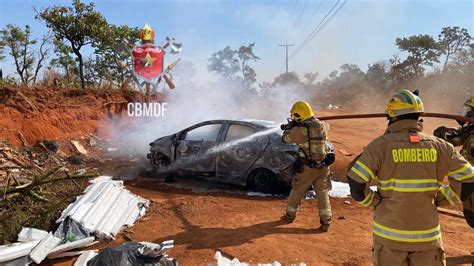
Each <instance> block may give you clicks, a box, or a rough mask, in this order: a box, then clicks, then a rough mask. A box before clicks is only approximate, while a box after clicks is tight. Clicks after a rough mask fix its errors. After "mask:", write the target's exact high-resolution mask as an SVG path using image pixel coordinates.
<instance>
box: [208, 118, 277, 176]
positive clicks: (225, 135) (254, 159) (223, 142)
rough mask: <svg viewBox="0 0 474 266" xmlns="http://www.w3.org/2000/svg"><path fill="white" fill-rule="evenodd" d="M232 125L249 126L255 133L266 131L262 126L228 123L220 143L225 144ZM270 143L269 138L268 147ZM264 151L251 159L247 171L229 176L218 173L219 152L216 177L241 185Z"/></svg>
mask: <svg viewBox="0 0 474 266" xmlns="http://www.w3.org/2000/svg"><path fill="white" fill-rule="evenodd" d="M232 125H240V126H247V127H250V128H253V129H254V130H255V133H257V132H260V131H263V130H265V128H264V127H262V126H259V125H255V124H252V123H249V122H245V121H228V123H227V124H226V127H225V131H224V132H222V136H221V141H220V143H222V144H225V138H226V137H227V133H228V131H229V129H230V127H231V126H232ZM269 141H270V140H269V139H268V138H267V140H266V145H268V143H269ZM244 144H245V143H244ZM264 151H265V149H262V151H260V152H259V153H258V154H257V155H255V158H251V162H250V163H249V164H248V165H247V166H246V167H245V168H246V169H243V170H242V171H241V173H238V174H229V173H225V172H224V173H219V172H218V169H219V167H218V163H219V160H218V158H219V156H220V155H222V154H221V152H219V153H218V154H217V156H216V167H215V171H216V177H218V178H226V179H227V180H228V182H230V183H238V184H240V183H242V182H245V178H246V174H247V173H248V170H249V169H251V168H252V166H253V165H254V164H255V162H256V161H257V160H258V159H259V158H260V156H261V155H262V154H263V153H264Z"/></svg>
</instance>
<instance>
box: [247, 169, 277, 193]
mask: <svg viewBox="0 0 474 266" xmlns="http://www.w3.org/2000/svg"><path fill="white" fill-rule="evenodd" d="M248 184H249V186H250V188H251V189H254V190H256V191H259V192H264V193H270V192H274V190H275V189H276V187H277V184H278V177H277V175H275V174H274V173H273V172H272V171H270V170H267V169H255V170H253V171H252V173H250V176H249V182H248Z"/></svg>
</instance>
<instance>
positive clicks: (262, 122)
mask: <svg viewBox="0 0 474 266" xmlns="http://www.w3.org/2000/svg"><path fill="white" fill-rule="evenodd" d="M206 123H244V124H245V123H247V124H252V125H254V126H257V127H265V128H269V127H276V126H277V125H276V123H275V122H273V121H269V120H258V119H239V120H232V119H215V120H207V121H202V122H200V123H198V124H206ZM195 125H197V124H195Z"/></svg>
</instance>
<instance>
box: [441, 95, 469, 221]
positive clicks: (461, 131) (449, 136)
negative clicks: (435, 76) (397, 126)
mask: <svg viewBox="0 0 474 266" xmlns="http://www.w3.org/2000/svg"><path fill="white" fill-rule="evenodd" d="M463 107H464V116H466V117H474V96H471V97H469V98H467V100H466V101H465V102H464V104H463ZM459 124H460V125H461V127H460V128H458V129H456V128H447V127H444V126H441V127H438V128H437V129H435V131H434V135H435V136H437V137H438V138H442V139H444V140H446V141H448V142H449V143H451V144H453V145H454V146H462V150H461V154H462V155H463V156H464V158H466V159H467V160H468V161H469V162H470V163H471V164H473V163H474V124H472V123H467V124H466V123H464V122H459ZM465 190H467V188H466V189H465ZM471 190H474V187H472V188H471ZM465 197H467V196H466V195H461V200H463V205H464V206H463V212H464V217H465V218H466V221H467V223H468V224H469V225H470V226H471V227H473V228H474V193H472V194H471V196H470V197H469V198H467V199H464V198H465Z"/></svg>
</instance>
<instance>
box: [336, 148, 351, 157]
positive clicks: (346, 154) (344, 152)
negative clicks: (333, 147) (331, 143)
mask: <svg viewBox="0 0 474 266" xmlns="http://www.w3.org/2000/svg"><path fill="white" fill-rule="evenodd" d="M339 152H340V153H342V155H344V156H352V155H353V154H352V153H350V152H347V151H346V150H344V149H339Z"/></svg>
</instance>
